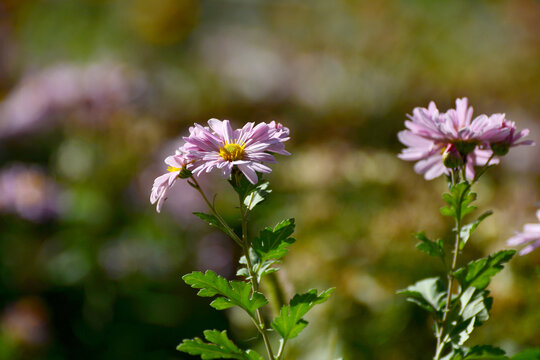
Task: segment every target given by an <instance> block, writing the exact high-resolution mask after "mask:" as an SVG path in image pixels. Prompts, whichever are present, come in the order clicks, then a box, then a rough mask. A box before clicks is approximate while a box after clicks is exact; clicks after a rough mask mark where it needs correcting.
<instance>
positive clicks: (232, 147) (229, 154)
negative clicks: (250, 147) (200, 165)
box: [219, 140, 244, 161]
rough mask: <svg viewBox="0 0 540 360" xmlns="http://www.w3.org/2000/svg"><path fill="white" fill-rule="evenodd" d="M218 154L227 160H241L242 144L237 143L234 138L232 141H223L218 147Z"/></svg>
mask: <svg viewBox="0 0 540 360" xmlns="http://www.w3.org/2000/svg"><path fill="white" fill-rule="evenodd" d="M219 156H221V157H222V158H223V159H225V160H227V161H236V160H242V159H243V158H244V145H241V144H237V143H236V140H234V142H233V143H225V144H223V146H222V147H220V148H219Z"/></svg>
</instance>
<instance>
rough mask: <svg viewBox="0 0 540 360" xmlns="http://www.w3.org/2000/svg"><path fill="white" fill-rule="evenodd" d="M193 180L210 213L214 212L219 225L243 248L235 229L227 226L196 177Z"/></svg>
mask: <svg viewBox="0 0 540 360" xmlns="http://www.w3.org/2000/svg"><path fill="white" fill-rule="evenodd" d="M191 180H192V181H193V187H194V188H195V189H197V191H198V192H199V193H200V194H201V196H202V197H203V199H204V201H205V202H206V205H208V208H209V209H210V211H211V212H212V215H214V216H215V217H216V219H218V221H219V223H220V224H221V225H222V226H223V228H224V229H225V230H226V231H225V232H226V233H227V235H229V236H230V237H231V239H233V240H234V242H235V243H237V244H238V245H240V246H241V247H243V244H242V241H241V240H240V238H239V237H238V235H236V233H235V232H234V230H233V229H231V227H230V226H229V224H227V222H226V221H225V220H224V219H223V217H222V216H221V215H220V214H219V213H218V212H217V210H216V208H215V207H214V205H213V204H212V203H211V202H210V200H208V197H207V196H206V194H205V193H204V191H203V189H202V188H201V186H200V185H199V183H198V182H197V179H195V177H192V178H191Z"/></svg>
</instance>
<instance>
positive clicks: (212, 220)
mask: <svg viewBox="0 0 540 360" xmlns="http://www.w3.org/2000/svg"><path fill="white" fill-rule="evenodd" d="M193 215H195V216H197V217H198V218H199V219H201V220H204V221H206V222H207V223H208V225H210V226H213V227H215V228H218V229H220V230H221V231H223V232H225V233H227V229H225V227H224V226H223V225H221V223H220V222H219V220H218V219H217V218H216V217H215V216H214V215H210V214H205V213H202V212H194V213H193Z"/></svg>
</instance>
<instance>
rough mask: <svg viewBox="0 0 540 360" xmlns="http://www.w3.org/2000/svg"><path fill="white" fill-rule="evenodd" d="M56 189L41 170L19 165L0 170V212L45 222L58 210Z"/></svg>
mask: <svg viewBox="0 0 540 360" xmlns="http://www.w3.org/2000/svg"><path fill="white" fill-rule="evenodd" d="M57 199H58V189H57V186H56V184H55V183H54V182H53V181H52V180H51V179H49V178H48V177H47V176H46V175H45V174H44V172H43V171H42V170H41V169H39V168H37V167H35V166H28V165H22V164H16V165H12V166H11V167H8V168H5V169H2V170H0V211H2V212H8V213H15V214H18V215H19V216H21V217H23V218H25V219H28V220H31V221H36V222H39V221H44V220H47V219H50V218H52V217H54V216H55V215H56V214H57V212H58V202H57Z"/></svg>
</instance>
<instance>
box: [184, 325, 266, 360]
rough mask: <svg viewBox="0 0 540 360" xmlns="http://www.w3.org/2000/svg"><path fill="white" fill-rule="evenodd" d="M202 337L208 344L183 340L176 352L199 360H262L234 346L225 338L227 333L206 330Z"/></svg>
mask: <svg viewBox="0 0 540 360" xmlns="http://www.w3.org/2000/svg"><path fill="white" fill-rule="evenodd" d="M204 337H205V338H206V340H207V341H209V342H210V343H205V342H204V341H202V340H201V339H200V338H195V339H193V340H191V339H189V340H188V339H186V340H184V341H183V342H182V343H181V344H180V345H178V347H177V348H176V350H178V351H183V352H186V353H188V354H190V355H200V356H201V359H203V360H207V359H239V360H263V357H262V356H261V355H259V354H257V353H256V352H254V351H253V350H248V351H246V352H244V351H243V350H241V349H240V348H238V346H236V345H235V344H234V343H233V342H232V341H231V340H230V339H229V337H228V336H227V331H225V330H224V331H221V332H220V331H218V330H206V331H205V332H204Z"/></svg>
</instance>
